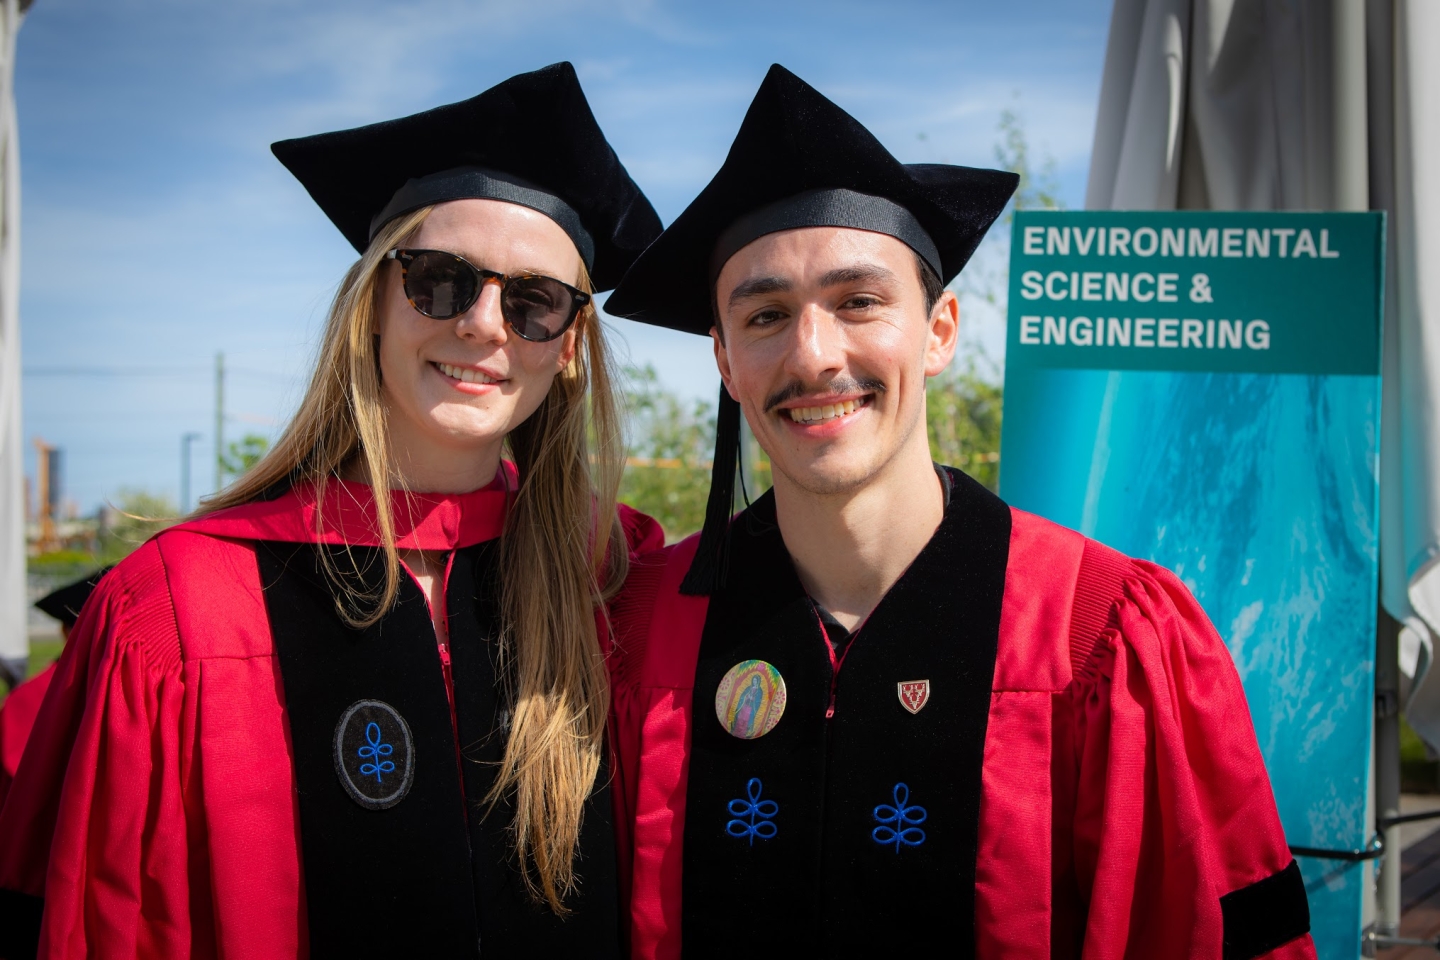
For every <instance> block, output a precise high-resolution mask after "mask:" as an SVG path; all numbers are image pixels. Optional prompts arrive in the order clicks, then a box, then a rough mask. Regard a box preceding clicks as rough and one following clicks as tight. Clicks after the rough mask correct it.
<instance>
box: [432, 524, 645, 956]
mask: <svg viewBox="0 0 1440 960" xmlns="http://www.w3.org/2000/svg"><path fill="white" fill-rule="evenodd" d="M497 548H498V544H497V543H496V542H495V541H490V542H487V543H483V544H480V545H478V546H475V547H469V548H466V549H464V550H459V551H456V553H455V560H454V565H453V567H452V569H451V573H450V589H449V598H448V605H449V612H450V648H451V653H450V658H451V666H452V671H453V676H454V682H455V691H456V696H455V713H456V719H457V724H458V727H459V730H460V743H461V754H462V757H463V760H462V769H463V770H464V774H465V799H466V809H467V811H468V813H469V827H470V845H471V851H472V854H473V863H474V870H473V876H474V883H475V890H476V894H477V896H478V904H479V911H480V931H481V932H480V944H481V950H482V952H483V953H485V954H486V955H489V956H499V957H520V956H534V957H619V956H620V926H619V920H620V914H619V909H620V908H619V896H618V892H617V890H618V888H617V884H616V874H615V835H614V832H613V829H614V827H613V823H612V819H611V811H610V788H609V773H608V771H607V770H606V769H604V768H602V769H601V772H600V776H599V778H598V784H599V786H598V787H597V789H596V790H595V792H594V793H593V794H592V795H591V797H590V800H589V802H588V803H587V804H586V807H585V818H584V821H583V822H582V824H581V832H580V852H581V858H580V861H579V863H578V864H577V866H576V870H577V873H578V874H579V878H580V884H579V891H578V893H577V894H576V895H573V896H571V897H568V898H566V901H565V903H566V906H567V907H569V909H570V914H569V915H568V916H567V917H566V918H565V919H563V920H562V919H560V918H558V917H557V916H556V915H555V914H554V913H553V912H552V911H551V910H550V909H549V908H548V907H545V906H540V905H537V904H536V903H534V902H533V901H532V900H531V899H530V897H529V894H528V893H527V892H526V890H525V886H524V882H523V880H522V879H521V875H520V870H519V867H518V864H517V863H516V860H515V855H514V851H513V846H514V844H513V840H512V839H511V835H510V833H509V826H510V822H511V819H512V818H513V816H514V807H513V806H512V805H511V803H510V802H509V801H508V799H501V800H500V802H498V803H496V804H495V806H494V807H493V808H492V807H489V806H488V805H487V804H486V803H485V802H484V800H485V797H486V795H487V794H488V793H489V791H490V788H491V786H492V785H493V784H494V782H495V775H496V770H497V767H498V765H499V763H500V761H501V759H502V758H503V757H504V755H505V741H506V738H507V737H508V736H509V709H510V702H509V699H508V698H507V697H506V696H505V683H504V682H503V678H502V675H501V673H500V666H499V664H498V662H497V652H498V650H497V646H496V643H495V639H496V624H498V622H499V617H498V611H497V610H496V607H495V598H496V597H497V596H498V590H497V589H496V580H495V575H496V568H495V559H496V552H497Z"/></svg>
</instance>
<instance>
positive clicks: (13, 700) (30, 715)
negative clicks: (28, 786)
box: [0, 663, 55, 808]
mask: <svg viewBox="0 0 1440 960" xmlns="http://www.w3.org/2000/svg"><path fill="white" fill-rule="evenodd" d="M54 676H55V664H53V663H52V664H50V666H48V667H46V668H45V669H44V670H41V671H40V672H39V673H37V674H36V675H35V676H33V677H31V678H30V679H29V680H26V681H25V682H24V683H22V684H20V686H18V687H16V688H15V689H14V690H12V691H11V692H10V696H8V697H6V698H5V702H4V703H3V704H0V808H3V807H4V806H5V794H7V793H9V792H10V784H11V782H12V781H13V780H14V779H15V771H16V769H18V768H19V766H20V757H21V756H22V755H23V754H24V753H25V742H26V741H27V740H29V739H30V731H31V730H32V729H33V728H34V726H35V715H36V714H37V713H39V712H40V704H41V703H42V702H44V700H45V691H47V690H49V689H50V680H51V678H53V677H54Z"/></svg>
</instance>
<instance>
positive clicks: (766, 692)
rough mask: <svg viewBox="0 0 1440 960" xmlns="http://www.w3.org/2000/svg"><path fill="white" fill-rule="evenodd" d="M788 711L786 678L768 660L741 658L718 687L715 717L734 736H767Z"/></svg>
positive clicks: (721, 679)
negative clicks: (786, 707)
mask: <svg viewBox="0 0 1440 960" xmlns="http://www.w3.org/2000/svg"><path fill="white" fill-rule="evenodd" d="M784 713H785V678H784V677H782V676H780V671H779V670H776V669H775V667H774V666H772V665H771V664H768V663H766V662H765V661H764V660H742V661H740V662H739V663H737V664H735V666H733V667H731V668H730V669H729V670H726V671H725V676H723V677H721V678H720V686H719V687H717V688H716V689H715V717H716V719H718V720H719V721H720V726H722V727H724V728H725V730H726V732H727V733H729V734H730V736H732V737H739V738H740V739H741V740H754V739H755V738H756V737H763V736H765V734H767V733H769V732H770V731H771V730H774V729H775V724H777V723H779V722H780V717H781V716H782V715H783V714H784Z"/></svg>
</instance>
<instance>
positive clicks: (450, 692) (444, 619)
mask: <svg viewBox="0 0 1440 960" xmlns="http://www.w3.org/2000/svg"><path fill="white" fill-rule="evenodd" d="M401 565H402V566H404V567H405V572H406V573H408V574H410V579H411V580H414V581H415V585H416V586H417V587H418V586H420V581H419V580H418V579H417V578H416V576H415V571H413V570H411V569H410V567H409V565H408V564H405V563H404V561H401ZM454 566H455V551H454V550H451V551H449V552H447V553H446V554H445V573H444V574H442V575H441V576H440V577H438V578H437V579H436V581H435V599H434V602H433V603H432V602H431V598H430V597H428V596H426V595H425V591H424V590H421V591H420V595H421V596H423V597H425V606H426V607H427V608H428V609H429V612H430V623H431V624H432V625H434V623H435V609H436V606H437V605H438V607H439V609H440V625H439V629H437V630H436V631H435V644H436V646H438V647H439V648H440V675H441V676H442V677H443V678H444V679H445V699H446V700H447V701H448V702H449V705H450V732H451V734H452V737H451V739H452V740H454V742H455V774H456V776H458V777H459V778H460V799H461V800H464V799H465V767H464V760H463V758H462V757H461V756H460V721H459V718H458V717H457V716H456V713H455V674H454V672H453V671H452V670H451V669H450V607H449V605H448V604H447V603H446V598H447V596H448V593H449V586H450V571H451V570H452V569H453V568H454ZM442 633H443V637H442Z"/></svg>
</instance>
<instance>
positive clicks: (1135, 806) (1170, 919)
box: [1069, 561, 1315, 958]
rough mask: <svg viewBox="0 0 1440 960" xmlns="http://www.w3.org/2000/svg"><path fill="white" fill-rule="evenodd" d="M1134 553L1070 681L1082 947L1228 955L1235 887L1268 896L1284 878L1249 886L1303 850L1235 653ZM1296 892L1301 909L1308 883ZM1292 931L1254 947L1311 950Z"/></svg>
mask: <svg viewBox="0 0 1440 960" xmlns="http://www.w3.org/2000/svg"><path fill="white" fill-rule="evenodd" d="M1124 562H1125V563H1126V564H1127V565H1129V569H1128V571H1126V572H1127V573H1128V575H1127V576H1126V577H1124V580H1123V588H1122V591H1121V595H1120V598H1119V601H1118V603H1116V604H1114V605H1113V606H1111V608H1110V611H1111V612H1110V617H1109V621H1108V625H1107V626H1106V627H1105V629H1104V630H1102V631H1100V633H1099V635H1098V639H1097V640H1096V642H1095V646H1094V649H1093V650H1092V651H1090V652H1089V654H1088V656H1085V655H1084V654H1085V652H1084V651H1079V652H1078V653H1079V654H1080V655H1081V657H1083V659H1079V658H1077V666H1078V668H1079V669H1078V670H1077V673H1076V676H1075V683H1074V684H1072V686H1071V687H1070V693H1069V696H1070V699H1071V710H1072V716H1073V728H1072V729H1073V731H1074V733H1073V737H1074V749H1075V763H1076V769H1077V779H1076V788H1075V791H1076V792H1075V812H1074V820H1073V829H1074V832H1073V858H1074V860H1073V864H1074V877H1075V882H1076V884H1077V886H1078V888H1079V889H1078V893H1079V896H1080V899H1081V901H1082V907H1081V909H1082V910H1084V909H1086V907H1085V906H1084V905H1088V915H1087V916H1086V918H1085V921H1084V946H1083V953H1082V955H1083V956H1084V957H1095V958H1099V957H1106V958H1111V957H1115V958H1118V957H1133V958H1142V957H1194V958H1201V957H1207V958H1209V957H1219V956H1221V955H1222V941H1223V940H1224V939H1226V938H1227V937H1230V938H1232V939H1233V938H1234V937H1235V936H1236V935H1237V933H1236V931H1237V929H1238V927H1239V924H1237V923H1236V920H1235V917H1234V916H1231V917H1230V919H1231V929H1229V930H1227V929H1226V925H1225V921H1226V919H1227V916H1226V914H1227V911H1230V910H1232V909H1233V908H1234V904H1235V903H1236V902H1237V900H1236V899H1235V897H1236V896H1238V897H1240V898H1241V900H1244V901H1245V902H1246V904H1249V905H1253V904H1254V903H1256V902H1257V899H1256V896H1255V893H1256V892H1258V894H1260V896H1259V900H1261V901H1263V900H1264V899H1265V897H1264V895H1265V894H1268V893H1269V892H1270V891H1272V890H1273V889H1275V885H1274V884H1273V883H1272V884H1270V885H1268V886H1264V887H1255V886H1252V885H1255V884H1257V883H1259V882H1260V881H1264V880H1266V879H1267V878H1273V877H1277V875H1280V874H1282V873H1283V872H1285V871H1287V869H1293V868H1291V864H1292V863H1293V857H1292V856H1291V854H1290V851H1289V848H1288V846H1287V845H1286V842H1285V834H1284V831H1283V830H1282V828H1281V825H1280V818H1279V815H1278V813H1277V812H1276V808H1275V800H1274V795H1273V793H1272V792H1271V789H1270V781H1269V777H1268V776H1267V774H1266V772H1265V765H1264V761H1263V760H1262V758H1261V755H1260V748H1259V746H1258V744H1257V742H1256V738H1255V731H1254V727H1253V725H1252V724H1251V722H1250V714H1249V710H1248V708H1247V706H1246V702H1245V694H1244V691H1243V690H1242V688H1241V686H1240V678H1239V675H1238V674H1237V673H1236V671H1235V667H1234V664H1233V662H1232V661H1231V658H1230V654H1229V651H1228V650H1226V648H1225V645H1224V643H1223V642H1222V641H1221V639H1220V637H1219V635H1218V634H1217V633H1216V632H1215V629H1214V627H1212V626H1211V624H1210V621H1209V620H1208V619H1207V618H1206V616H1205V614H1204V612H1203V611H1202V610H1201V609H1200V606H1199V604H1197V603H1196V602H1195V600H1194V598H1193V597H1191V596H1190V593H1189V591H1187V590H1186V589H1185V587H1184V586H1183V585H1181V583H1180V582H1179V581H1178V580H1177V579H1176V578H1175V577H1174V576H1173V575H1172V574H1171V573H1169V572H1168V571H1166V570H1164V569H1162V568H1160V567H1156V566H1154V565H1152V564H1147V563H1141V562H1138V561H1124ZM1080 605H1081V604H1077V607H1079V606H1080ZM1077 615H1078V610H1077ZM1282 879H1283V878H1282ZM1290 879H1292V880H1293V883H1292V884H1291V885H1290V886H1289V887H1287V888H1286V889H1290V890H1292V892H1293V890H1294V887H1295V885H1296V884H1298V883H1299V880H1298V876H1296V877H1293V878H1290ZM1227 895H1235V896H1231V897H1228V898H1227V899H1228V901H1229V904H1230V906H1227V907H1222V897H1227ZM1299 897H1300V901H1299V902H1300V905H1301V909H1303V902H1304V898H1303V887H1301V888H1299ZM1246 898H1248V900H1247V899H1246ZM1288 902H1289V903H1293V902H1294V901H1293V897H1292V899H1291V900H1290V901H1288ZM1277 905H1278V906H1283V905H1284V904H1283V902H1282V903H1278V904H1277ZM1244 912H1245V911H1241V913H1244ZM1261 912H1262V914H1264V911H1261ZM1283 913H1284V911H1283V910H1276V911H1274V912H1273V913H1272V914H1270V916H1273V917H1274V918H1275V919H1274V924H1275V925H1274V926H1273V927H1272V932H1281V931H1284V930H1285V929H1287V928H1286V927H1285V925H1284V924H1285V921H1284V917H1283V916H1282V914H1283ZM1290 915H1291V916H1293V915H1294V912H1293V911H1292V912H1291V914H1290ZM1306 915H1308V914H1306ZM1249 916H1251V917H1252V918H1253V916H1254V911H1253V910H1252V911H1249ZM1265 922H1269V920H1268V919H1267V921H1265ZM1261 926H1262V927H1263V926H1264V924H1263V923H1262V924H1261ZM1292 926H1293V924H1292ZM1251 934H1252V940H1251V942H1252V943H1253V942H1255V940H1254V936H1255V935H1256V933H1255V930H1254V929H1253V928H1252V929H1251ZM1265 934H1266V931H1265V930H1263V929H1262V930H1260V931H1259V933H1258V936H1259V937H1260V938H1261V939H1262V940H1263V937H1264V936H1265ZM1281 936H1283V937H1289V938H1291V939H1288V942H1285V943H1283V945H1281V946H1279V947H1278V948H1275V949H1269V951H1268V952H1259V953H1256V952H1244V954H1243V955H1246V956H1257V955H1258V956H1265V957H1273V958H1301V957H1305V958H1313V957H1314V956H1315V947H1314V944H1313V942H1312V941H1311V939H1310V936H1309V935H1308V934H1301V935H1299V936H1295V934H1293V933H1290V934H1284V933H1283V932H1282V933H1281ZM1271 942H1272V943H1273V940H1272V941H1271ZM1232 949H1233V948H1232ZM1223 952H1225V955H1227V956H1229V955H1231V953H1230V951H1223Z"/></svg>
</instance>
